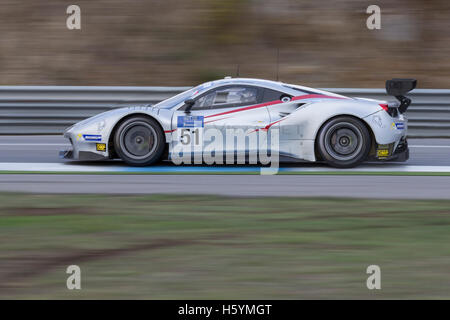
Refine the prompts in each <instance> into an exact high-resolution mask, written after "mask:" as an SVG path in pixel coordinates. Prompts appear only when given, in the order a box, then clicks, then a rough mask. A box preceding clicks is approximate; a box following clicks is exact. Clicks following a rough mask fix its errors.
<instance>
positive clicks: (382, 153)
mask: <svg viewBox="0 0 450 320" xmlns="http://www.w3.org/2000/svg"><path fill="white" fill-rule="evenodd" d="M377 156H378V158H383V157H387V156H389V149H381V150H377Z"/></svg>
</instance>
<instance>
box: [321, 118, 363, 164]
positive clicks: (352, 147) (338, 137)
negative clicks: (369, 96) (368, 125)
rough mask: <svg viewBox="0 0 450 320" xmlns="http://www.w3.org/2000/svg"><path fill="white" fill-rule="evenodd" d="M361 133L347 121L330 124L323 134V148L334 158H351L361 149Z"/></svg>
mask: <svg viewBox="0 0 450 320" xmlns="http://www.w3.org/2000/svg"><path fill="white" fill-rule="evenodd" d="M362 140H363V139H362V133H361V131H360V130H359V128H358V127H356V126H355V125H354V124H352V123H349V122H340V123H336V124H334V125H332V126H331V127H330V128H329V129H328V130H327V132H326V134H325V149H326V150H327V152H328V154H329V155H330V156H332V157H333V158H335V159H336V160H341V161H346V160H352V159H354V158H355V157H356V156H358V155H359V153H360V152H361V149H362V147H363V146H362Z"/></svg>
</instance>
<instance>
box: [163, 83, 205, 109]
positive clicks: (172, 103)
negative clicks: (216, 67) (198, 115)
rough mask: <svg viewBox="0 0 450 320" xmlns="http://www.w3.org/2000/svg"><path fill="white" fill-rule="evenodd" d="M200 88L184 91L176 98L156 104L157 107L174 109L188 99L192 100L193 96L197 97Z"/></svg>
mask: <svg viewBox="0 0 450 320" xmlns="http://www.w3.org/2000/svg"><path fill="white" fill-rule="evenodd" d="M198 88H199V87H195V88H192V89H189V90H187V91H184V92H182V93H179V94H177V95H176V96H173V97H172V98H169V99H166V100H164V101H161V102H160V103H157V104H155V107H156V108H160V109H170V108H173V107H175V106H176V105H177V104H179V103H181V102H184V101H186V100H187V99H189V98H191V97H192V96H193V95H195V94H196V93H197V91H198Z"/></svg>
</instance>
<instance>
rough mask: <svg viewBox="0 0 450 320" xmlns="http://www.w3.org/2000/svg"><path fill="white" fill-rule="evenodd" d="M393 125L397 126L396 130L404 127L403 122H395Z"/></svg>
mask: <svg viewBox="0 0 450 320" xmlns="http://www.w3.org/2000/svg"><path fill="white" fill-rule="evenodd" d="M395 127H396V128H397V130H403V129H405V124H404V123H403V122H396V123H395Z"/></svg>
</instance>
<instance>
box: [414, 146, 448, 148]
mask: <svg viewBox="0 0 450 320" xmlns="http://www.w3.org/2000/svg"><path fill="white" fill-rule="evenodd" d="M409 147H410V148H450V146H409Z"/></svg>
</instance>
